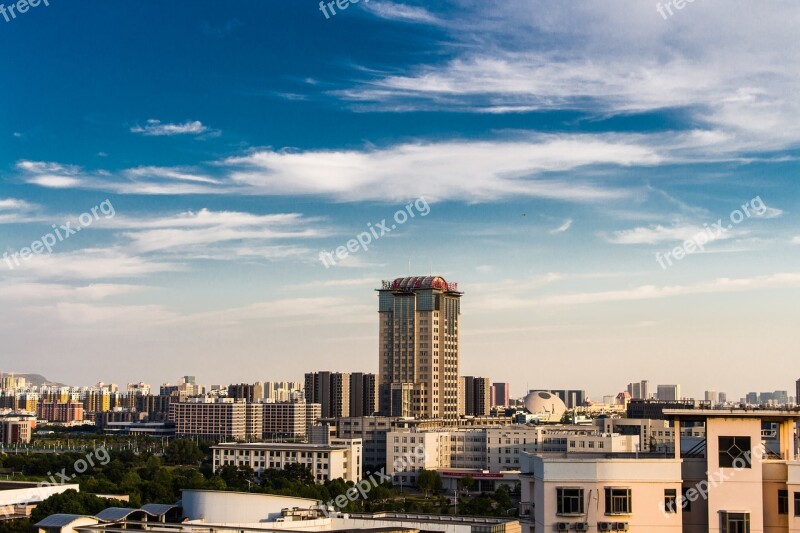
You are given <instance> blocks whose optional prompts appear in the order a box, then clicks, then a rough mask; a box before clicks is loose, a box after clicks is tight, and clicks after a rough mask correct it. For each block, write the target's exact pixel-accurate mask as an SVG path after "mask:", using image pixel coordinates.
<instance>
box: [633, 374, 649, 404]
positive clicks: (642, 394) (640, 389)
mask: <svg viewBox="0 0 800 533" xmlns="http://www.w3.org/2000/svg"><path fill="white" fill-rule="evenodd" d="M628 394H630V395H631V399H633V400H649V399H650V382H648V381H647V380H646V379H643V380H642V381H640V382H638V383H628Z"/></svg>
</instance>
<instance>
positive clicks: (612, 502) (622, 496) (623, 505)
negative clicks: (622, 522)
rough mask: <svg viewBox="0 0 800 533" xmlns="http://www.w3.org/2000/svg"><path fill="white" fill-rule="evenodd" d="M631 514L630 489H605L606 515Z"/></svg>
mask: <svg viewBox="0 0 800 533" xmlns="http://www.w3.org/2000/svg"><path fill="white" fill-rule="evenodd" d="M632 512H633V501H632V498H631V489H618V488H613V487H606V514H631V513H632Z"/></svg>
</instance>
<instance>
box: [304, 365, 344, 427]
mask: <svg viewBox="0 0 800 533" xmlns="http://www.w3.org/2000/svg"><path fill="white" fill-rule="evenodd" d="M305 383H306V387H305V395H306V403H318V404H320V405H321V406H322V416H323V417H324V418H339V417H343V416H350V374H347V373H341V372H308V373H306V375H305Z"/></svg>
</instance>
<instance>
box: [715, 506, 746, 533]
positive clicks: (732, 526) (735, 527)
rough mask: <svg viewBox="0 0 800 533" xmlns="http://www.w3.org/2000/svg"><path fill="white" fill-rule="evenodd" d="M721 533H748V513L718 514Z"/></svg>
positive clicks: (724, 512) (723, 512) (725, 512)
mask: <svg viewBox="0 0 800 533" xmlns="http://www.w3.org/2000/svg"><path fill="white" fill-rule="evenodd" d="M720 517H721V519H722V524H721V526H722V527H721V528H720V532H721V533H750V513H729V512H727V511H722V512H721V513H720Z"/></svg>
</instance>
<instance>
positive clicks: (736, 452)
mask: <svg viewBox="0 0 800 533" xmlns="http://www.w3.org/2000/svg"><path fill="white" fill-rule="evenodd" d="M750 453H751V448H750V437H720V438H719V466H720V468H750V460H749V459H750Z"/></svg>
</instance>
